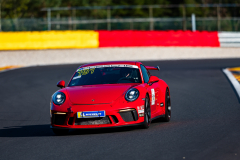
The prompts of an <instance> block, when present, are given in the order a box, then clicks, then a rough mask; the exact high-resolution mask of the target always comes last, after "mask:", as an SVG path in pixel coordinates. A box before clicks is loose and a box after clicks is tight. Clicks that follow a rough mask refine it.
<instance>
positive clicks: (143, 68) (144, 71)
mask: <svg viewBox="0 0 240 160" xmlns="http://www.w3.org/2000/svg"><path fill="white" fill-rule="evenodd" d="M141 70H142V74H143V79H144V83H148V81H149V75H150V74H149V72H148V70H147V69H146V68H145V67H144V66H143V65H141Z"/></svg>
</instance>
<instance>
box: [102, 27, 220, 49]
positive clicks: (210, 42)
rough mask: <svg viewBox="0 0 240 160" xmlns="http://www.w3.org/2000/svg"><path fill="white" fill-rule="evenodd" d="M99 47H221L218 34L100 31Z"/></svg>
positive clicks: (203, 32) (204, 32) (205, 32)
mask: <svg viewBox="0 0 240 160" xmlns="http://www.w3.org/2000/svg"><path fill="white" fill-rule="evenodd" d="M98 32H99V47H134V46H195V47H197V46H200V47H219V46H220V44H219V40H218V32H207V31H202V32H199V31H196V32H192V31H131V30H130V31H98Z"/></svg>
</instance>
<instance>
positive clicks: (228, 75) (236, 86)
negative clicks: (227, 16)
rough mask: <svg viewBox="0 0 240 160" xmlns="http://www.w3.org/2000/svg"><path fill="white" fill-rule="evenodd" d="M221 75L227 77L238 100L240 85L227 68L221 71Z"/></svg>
mask: <svg viewBox="0 0 240 160" xmlns="http://www.w3.org/2000/svg"><path fill="white" fill-rule="evenodd" d="M223 73H225V75H226V76H227V77H228V79H229V81H230V82H231V83H232V85H233V87H234V89H235V90H236V92H237V94H238V97H239V98H240V83H239V81H238V80H237V79H236V78H235V76H234V75H233V74H232V72H231V71H230V70H229V68H225V69H223Z"/></svg>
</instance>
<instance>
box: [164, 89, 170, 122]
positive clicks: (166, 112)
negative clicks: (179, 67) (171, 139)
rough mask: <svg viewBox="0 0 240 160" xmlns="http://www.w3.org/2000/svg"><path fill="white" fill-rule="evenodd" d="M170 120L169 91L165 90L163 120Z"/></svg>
mask: <svg viewBox="0 0 240 160" xmlns="http://www.w3.org/2000/svg"><path fill="white" fill-rule="evenodd" d="M170 119H171V99H170V94H169V90H168V89H167V90H166V97H165V116H164V118H163V121H164V122H169V121H170Z"/></svg>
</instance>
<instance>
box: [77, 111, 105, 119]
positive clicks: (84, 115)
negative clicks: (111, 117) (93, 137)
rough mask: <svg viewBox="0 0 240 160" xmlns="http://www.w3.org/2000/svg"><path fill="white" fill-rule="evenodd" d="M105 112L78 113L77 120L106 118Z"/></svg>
mask: <svg viewBox="0 0 240 160" xmlns="http://www.w3.org/2000/svg"><path fill="white" fill-rule="evenodd" d="M105 116H106V115H105V111H87V112H77V118H94V117H105Z"/></svg>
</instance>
